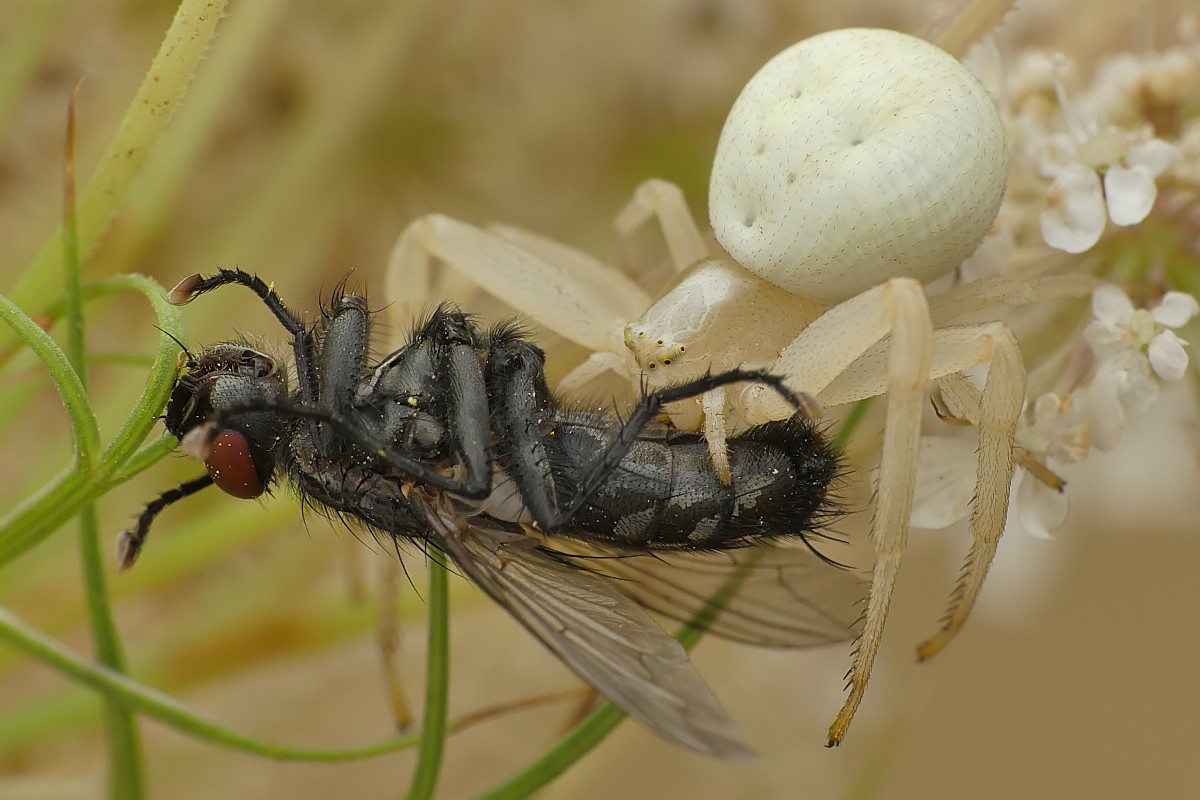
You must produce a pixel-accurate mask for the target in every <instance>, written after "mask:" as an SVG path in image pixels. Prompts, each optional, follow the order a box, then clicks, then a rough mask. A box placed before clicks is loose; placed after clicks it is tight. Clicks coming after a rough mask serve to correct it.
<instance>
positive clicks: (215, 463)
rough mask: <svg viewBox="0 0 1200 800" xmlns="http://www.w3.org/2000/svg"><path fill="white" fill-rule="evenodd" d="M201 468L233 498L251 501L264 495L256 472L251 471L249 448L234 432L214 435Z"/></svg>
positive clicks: (222, 432) (251, 459) (238, 434)
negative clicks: (203, 467)
mask: <svg viewBox="0 0 1200 800" xmlns="http://www.w3.org/2000/svg"><path fill="white" fill-rule="evenodd" d="M204 466H205V467H207V468H208V474H209V475H210V476H212V479H213V483H215V484H216V485H217V487H218V488H220V489H221V491H223V492H225V493H227V494H231V495H233V496H234V497H240V498H241V499H243V500H251V499H253V498H255V497H258V496H259V495H261V494H262V493H263V492H264V491H265V489H264V487H263V485H262V481H261V480H259V478H258V470H256V469H255V468H254V456H252V455H251V454H250V444H249V443H248V442H247V441H246V437H245V436H243V435H242V434H240V433H238V432H237V431H230V430H225V431H221V432H220V433H218V434H217V438H216V439H213V441H212V449H211V450H210V451H209V454H208V459H207V460H205V462H204Z"/></svg>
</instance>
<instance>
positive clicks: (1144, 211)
mask: <svg viewBox="0 0 1200 800" xmlns="http://www.w3.org/2000/svg"><path fill="white" fill-rule="evenodd" d="M1157 196H1158V186H1156V185H1155V184H1154V176H1153V175H1152V174H1151V173H1150V170H1148V169H1146V168H1145V167H1130V168H1126V167H1122V166H1117V165H1113V166H1111V167H1109V168H1108V171H1107V172H1105V173H1104V198H1105V199H1106V200H1107V201H1108V216H1109V219H1111V220H1112V221H1113V224H1115V225H1136V224H1137V223H1139V222H1141V221H1142V220H1144V219H1145V218H1146V217H1148V216H1149V215H1150V209H1152V208H1154V198H1156V197H1157Z"/></svg>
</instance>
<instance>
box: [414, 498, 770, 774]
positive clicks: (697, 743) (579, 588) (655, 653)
mask: <svg viewBox="0 0 1200 800" xmlns="http://www.w3.org/2000/svg"><path fill="white" fill-rule="evenodd" d="M430 511H433V509H430ZM428 516H429V520H428V521H429V522H430V524H431V526H432V527H433V528H434V529H435V530H436V532H437V533H438V534H439V538H440V539H441V540H442V541H441V545H442V546H443V547H444V548H445V550H446V553H447V554H448V555H449V556H450V558H452V559H453V560H454V562H455V563H456V564H457V565H458V566H459V567H460V568H461V569H462V571H463V572H464V573H466V575H467V576H468V577H470V578H471V580H473V581H474V582H475V583H476V584H478V585H479V586H480V588H482V589H483V590H484V591H485V592H487V593H488V594H489V595H491V597H492V599H494V600H495V601H496V602H497V603H499V604H500V605H501V606H503V607H504V608H505V609H507V610H508V612H509V613H510V614H512V615H513V616H514V617H516V618H517V620H518V621H519V622H520V623H521V624H522V625H524V626H525V627H526V628H528V629H529V630H530V631H531V632H532V633H533V635H534V636H536V637H537V638H538V639H540V640H541V642H542V644H544V645H546V647H548V648H550V650H551V651H552V652H553V653H554V654H555V655H556V656H558V657H559V659H561V660H562V662H563V663H564V664H566V665H567V666H568V667H570V668H571V669H572V670H574V671H575V673H576V674H577V675H579V677H581V678H583V679H584V680H585V681H587V682H588V683H589V684H591V685H592V686H594V687H595V688H596V689H597V690H598V691H599V692H600V693H601V694H603V695H605V696H606V697H608V698H609V699H610V700H612V701H613V702H614V703H616V704H617V705H618V706H620V707H621V708H622V709H623V710H624V711H625V712H626V713H628V714H629V716H631V717H633V718H634V719H636V720H638V721H639V722H641V723H642V724H643V725H645V726H646V727H648V728H650V729H651V730H653V731H655V732H657V733H659V734H660V735H662V736H664V737H666V738H667V739H670V740H671V741H674V742H678V743H679V744H681V745H683V746H685V747H688V748H690V749H692V750H695V751H697V752H699V753H704V754H707V755H713V756H717V757H720V758H727V759H747V758H751V757H753V755H754V753H753V751H752V750H751V749H750V747H749V746H748V745H747V744H746V742H745V740H744V739H743V738H742V736H741V733H740V732H739V731H738V730H737V728H736V726H735V725H734V724H733V722H732V720H730V719H729V717H728V716H727V715H726V714H725V712H724V711H723V710H722V709H721V706H720V705H719V704H718V703H717V700H716V698H715V697H714V696H713V694H712V691H711V690H710V689H709V688H708V686H707V685H706V684H705V683H704V681H703V679H701V677H700V675H699V673H697V672H696V670H695V668H694V667H693V666H692V663H691V661H690V660H688V656H687V653H686V652H685V651H684V649H683V647H682V646H681V645H680V644H679V642H677V641H675V640H674V639H672V638H671V637H670V636H668V635H667V634H666V633H664V632H663V630H662V629H661V628H660V627H659V626H658V624H657V623H655V622H654V620H653V619H652V618H651V617H650V615H649V614H647V613H646V611H645V610H644V609H642V608H641V607H640V606H639V605H637V604H636V603H635V602H633V601H632V600H630V599H629V598H628V597H626V596H625V595H623V594H622V593H621V592H619V591H617V589H616V588H615V587H614V586H613V583H612V581H610V580H609V579H608V578H605V577H603V576H601V575H597V574H594V573H591V572H588V571H586V570H584V569H581V568H580V567H578V566H575V565H574V564H572V563H571V562H570V561H567V560H565V559H563V558H561V557H558V556H557V555H555V554H553V553H551V552H547V551H546V550H544V549H542V548H541V547H539V546H538V542H537V540H535V539H532V538H530V537H527V536H523V535H521V534H518V533H512V532H509V531H505V530H500V529H497V528H491V527H486V526H482V525H476V524H468V523H467V522H466V520H464V519H462V518H461V517H457V516H452V515H450V514H439V513H430V514H429V515H428ZM473 522H474V521H473Z"/></svg>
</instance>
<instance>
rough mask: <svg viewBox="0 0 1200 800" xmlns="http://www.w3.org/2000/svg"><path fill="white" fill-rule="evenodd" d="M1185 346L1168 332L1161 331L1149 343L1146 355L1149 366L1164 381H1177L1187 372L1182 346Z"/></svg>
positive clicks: (1186, 361)
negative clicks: (1148, 359)
mask: <svg viewBox="0 0 1200 800" xmlns="http://www.w3.org/2000/svg"><path fill="white" fill-rule="evenodd" d="M1185 344H1187V342H1185V341H1184V340H1183V339H1180V338H1179V337H1178V336H1176V335H1175V334H1173V333H1171V332H1170V331H1162V332H1161V333H1159V334H1158V335H1157V336H1155V337H1154V338H1153V339H1152V340H1151V341H1150V346H1149V347H1148V348H1146V355H1147V356H1149V358H1150V366H1151V367H1152V368H1153V369H1154V371H1155V372H1157V373H1158V377H1160V378H1162V379H1163V380H1164V381H1177V380H1179V379H1180V378H1182V377H1183V374H1184V373H1185V372H1186V371H1187V364H1188V357H1187V351H1186V350H1184V349H1183V346H1184V345H1185Z"/></svg>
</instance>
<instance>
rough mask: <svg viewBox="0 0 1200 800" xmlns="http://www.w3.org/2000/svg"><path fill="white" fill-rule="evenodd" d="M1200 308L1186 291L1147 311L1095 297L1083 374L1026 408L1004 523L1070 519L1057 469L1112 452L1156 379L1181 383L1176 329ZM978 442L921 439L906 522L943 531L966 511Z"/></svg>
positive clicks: (1145, 405) (1110, 292) (1037, 530)
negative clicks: (1063, 391) (1069, 385)
mask: <svg viewBox="0 0 1200 800" xmlns="http://www.w3.org/2000/svg"><path fill="white" fill-rule="evenodd" d="M1197 314H1200V305H1198V304H1197V302H1196V299H1195V298H1193V297H1192V296H1191V295H1188V294H1184V293H1183V292H1168V293H1167V294H1166V295H1164V296H1163V298H1162V300H1161V302H1159V303H1158V304H1157V305H1156V306H1154V308H1152V309H1145V308H1136V307H1135V306H1134V304H1133V302H1132V301H1131V300H1130V299H1129V297H1128V296H1127V295H1126V294H1125V293H1124V292H1123V291H1121V290H1120V289H1119V288H1117V287H1116V286H1112V285H1105V286H1101V287H1100V288H1099V289H1097V290H1096V291H1095V292H1094V293H1093V295H1092V317H1093V318H1092V321H1091V322H1090V323H1088V325H1087V327H1086V329H1085V330H1084V334H1083V340H1084V343H1085V344H1084V346H1083V347H1082V348H1081V350H1080V351H1079V352H1078V353H1077V354H1076V356H1075V357H1074V358H1073V359H1072V361H1074V362H1075V363H1076V364H1077V365H1079V364H1082V366H1076V367H1074V368H1073V369H1076V370H1077V371H1079V372H1080V373H1081V374H1083V375H1086V376H1087V377H1086V379H1084V380H1082V381H1080V382H1078V384H1077V385H1076V386H1075V387H1074V388H1072V389H1070V390H1069V391H1067V392H1066V394H1065V396H1063V397H1060V396H1059V395H1058V394H1056V393H1053V392H1048V393H1046V394H1043V395H1041V396H1040V397H1038V398H1037V400H1035V401H1034V402H1033V404H1032V407H1030V408H1027V409H1026V412H1025V414H1023V415H1022V419H1021V423H1020V426H1019V427H1018V429H1017V435H1016V443H1017V446H1018V447H1019V448H1020V449H1021V451H1022V452H1021V458H1020V460H1019V462H1018V463H1019V464H1020V465H1021V467H1022V469H1020V470H1018V471H1017V472H1016V474H1015V475H1014V492H1013V495H1012V502H1011V509H1010V512H1009V519H1010V522H1011V521H1012V520H1014V519H1015V520H1016V521H1018V522H1019V523H1020V524H1021V526H1022V527H1023V528H1024V529H1025V530H1026V531H1027V532H1028V533H1030V534H1032V535H1034V536H1039V537H1044V538H1046V537H1049V536H1050V535H1051V534H1052V533H1053V532H1054V530H1056V529H1057V528H1058V527H1059V526H1061V525H1062V523H1063V522H1064V521H1065V520H1066V517H1067V498H1066V496H1065V494H1064V493H1063V492H1062V485H1061V482H1059V481H1058V480H1057V478H1056V476H1055V474H1054V472H1053V470H1054V469H1055V468H1056V467H1058V466H1060V465H1062V464H1071V463H1076V462H1079V461H1082V460H1083V459H1085V458H1087V457H1088V455H1089V454H1090V452H1091V451H1092V449H1093V448H1095V449H1097V450H1101V451H1104V450H1111V449H1112V448H1113V447H1115V446H1116V445H1117V443H1118V442H1119V440H1120V438H1121V434H1122V433H1123V432H1124V430H1125V428H1126V426H1127V425H1128V424H1129V422H1130V421H1131V420H1133V419H1134V418H1136V417H1138V416H1141V415H1143V414H1145V413H1146V412H1148V411H1149V410H1150V408H1151V407H1152V406H1153V405H1154V402H1155V400H1157V399H1158V392H1159V384H1160V382H1162V381H1178V380H1179V379H1180V378H1182V377H1183V375H1184V373H1185V370H1186V369H1187V365H1188V356H1187V352H1186V350H1185V349H1184V347H1185V345H1186V342H1184V341H1183V340H1182V339H1181V338H1180V337H1179V336H1178V335H1176V334H1175V333H1174V331H1173V330H1172V329H1177V328H1179V327H1182V326H1183V325H1186V324H1187V323H1188V322H1189V321H1190V320H1191V319H1192V318H1193V317H1195V316H1196V315H1197ZM974 460H975V453H974V442H973V440H971V439H966V438H962V439H960V438H953V437H947V436H927V437H924V438H923V439H922V442H921V450H920V455H919V457H918V465H917V470H918V477H917V487H918V491H917V494H916V496H915V498H914V503H913V516H912V524H913V525H914V526H916V527H925V528H941V527H945V526H947V525H949V524H951V523H953V522H956V521H958V520H959V519H962V518H963V517H965V516H966V513H967V508H968V504H969V502H970V500H971V497H972V496H973V494H974V490H975V482H974V475H973V474H972V471H973V463H974Z"/></svg>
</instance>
